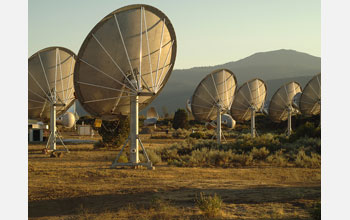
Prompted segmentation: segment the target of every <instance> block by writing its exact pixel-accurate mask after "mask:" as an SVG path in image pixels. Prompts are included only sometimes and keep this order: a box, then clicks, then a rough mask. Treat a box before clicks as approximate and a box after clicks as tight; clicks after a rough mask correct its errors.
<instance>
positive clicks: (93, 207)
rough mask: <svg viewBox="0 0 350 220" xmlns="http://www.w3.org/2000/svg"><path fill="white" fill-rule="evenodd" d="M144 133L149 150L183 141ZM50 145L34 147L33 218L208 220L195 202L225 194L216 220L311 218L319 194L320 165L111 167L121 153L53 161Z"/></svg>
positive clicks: (74, 153) (80, 149)
mask: <svg viewBox="0 0 350 220" xmlns="http://www.w3.org/2000/svg"><path fill="white" fill-rule="evenodd" d="M66 135H67V134H66ZM68 138H72V136H70V137H68ZM141 138H142V140H144V144H145V147H146V148H156V147H159V146H168V145H169V144H170V143H171V144H172V143H175V142H176V141H181V140H171V139H165V140H154V139H149V135H141ZM85 139H88V138H87V137H85ZM94 139H95V140H98V139H99V137H98V136H95V137H94ZM44 147H45V145H43V144H29V147H28V176H29V186H28V196H29V201H28V206H29V207H28V208H29V219H203V218H205V216H203V215H202V214H203V213H202V212H201V211H200V210H199V208H198V207H197V206H196V204H195V199H196V197H197V196H198V195H199V193H201V192H204V193H205V194H207V195H213V194H214V193H216V194H217V195H219V196H220V197H221V198H222V200H223V207H222V210H221V214H220V215H219V216H217V217H216V219H312V214H311V213H312V211H313V205H314V204H315V203H316V202H319V201H320V198H321V170H320V169H309V168H291V167H289V168H283V167H271V166H259V167H245V168H226V169H224V168H179V167H172V166H168V165H167V164H165V163H163V164H160V165H157V166H156V169H155V170H146V169H138V170H135V169H129V168H125V169H111V168H110V165H111V164H112V162H113V160H114V158H115V157H116V155H117V153H118V151H116V150H94V149H93V145H92V144H74V145H68V146H67V147H68V148H69V150H70V153H65V154H64V155H63V157H61V158H50V157H49V155H45V154H43V153H42V152H41V151H42V149H43V148H44ZM58 148H62V146H60V145H58ZM159 201H160V202H159Z"/></svg>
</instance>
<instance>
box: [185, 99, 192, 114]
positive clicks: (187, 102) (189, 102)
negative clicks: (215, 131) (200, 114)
mask: <svg viewBox="0 0 350 220" xmlns="http://www.w3.org/2000/svg"><path fill="white" fill-rule="evenodd" d="M191 103H192V101H191V98H189V99H187V101H186V109H187V111H188V113H190V114H192V109H191Z"/></svg>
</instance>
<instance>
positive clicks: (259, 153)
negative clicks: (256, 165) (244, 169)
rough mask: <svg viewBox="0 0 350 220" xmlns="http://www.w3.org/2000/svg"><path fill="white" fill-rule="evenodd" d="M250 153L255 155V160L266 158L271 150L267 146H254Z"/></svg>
mask: <svg viewBox="0 0 350 220" xmlns="http://www.w3.org/2000/svg"><path fill="white" fill-rule="evenodd" d="M250 153H251V155H252V156H253V159H255V160H265V159H266V158H267V156H268V155H269V154H270V151H269V150H267V149H266V147H262V148H259V149H257V148H255V147H254V148H253V149H252V151H251V152H250Z"/></svg>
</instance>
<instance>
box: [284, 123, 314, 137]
mask: <svg viewBox="0 0 350 220" xmlns="http://www.w3.org/2000/svg"><path fill="white" fill-rule="evenodd" d="M301 137H317V138H320V137H321V128H320V127H315V125H314V123H312V122H305V123H304V124H303V125H300V126H299V127H298V128H297V129H296V130H295V132H294V133H293V134H292V135H291V136H290V138H289V139H290V140H291V141H295V140H297V139H299V138H301Z"/></svg>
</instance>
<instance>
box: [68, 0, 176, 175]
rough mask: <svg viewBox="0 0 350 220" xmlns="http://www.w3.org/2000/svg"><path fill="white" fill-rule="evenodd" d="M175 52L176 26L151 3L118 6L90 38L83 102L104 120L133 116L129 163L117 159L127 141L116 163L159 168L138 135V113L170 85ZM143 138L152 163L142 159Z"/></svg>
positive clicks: (81, 73)
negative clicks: (140, 149) (167, 83)
mask: <svg viewBox="0 0 350 220" xmlns="http://www.w3.org/2000/svg"><path fill="white" fill-rule="evenodd" d="M175 57H176V36H175V31H174V28H173V26H172V24H171V23H170V20H169V19H168V18H167V16H166V15H165V14H164V13H163V12H161V11H160V10H158V9H156V8H154V7H152V6H149V5H143V4H138V5H129V6H125V7H123V8H120V9H117V10H116V11H113V12H112V13H110V14H109V15H107V16H106V17H104V18H103V19H102V20H101V21H100V22H99V23H98V24H96V26H95V27H94V28H93V29H92V30H91V32H90V33H89V34H88V36H87V37H86V39H85V40H84V42H83V44H82V46H81V48H80V50H79V54H78V59H77V63H76V65H75V70H74V85H75V89H76V95H77V98H78V99H79V101H80V103H81V104H82V106H83V107H84V109H85V110H86V111H88V112H89V113H90V114H91V115H93V116H95V117H100V118H101V119H103V120H115V119H117V118H118V116H119V115H130V135H129V138H128V140H127V142H128V141H130V158H129V162H128V163H118V162H117V161H118V159H119V157H120V155H121V153H122V151H123V149H124V147H125V145H126V144H127V142H126V143H125V144H124V146H123V148H122V150H121V151H120V153H119V154H118V156H117V158H116V159H115V161H114V163H113V164H112V167H115V166H134V167H135V166H138V165H140V166H142V165H144V166H147V167H149V168H152V167H153V166H152V162H151V161H150V160H149V158H148V155H147V153H146V151H145V149H144V147H143V145H142V142H141V140H140V138H139V135H138V127H139V126H138V121H139V118H138V114H139V110H142V109H144V108H145V107H146V106H147V105H148V104H149V103H151V102H152V100H154V99H155V98H156V96H157V95H158V94H159V93H160V91H161V90H162V88H163V87H164V85H165V83H166V82H167V80H168V78H169V76H170V74H171V71H172V69H173V67H174V62H175ZM139 143H140V144H141V147H142V149H143V152H144V153H145V156H146V159H147V163H141V162H140V160H139V148H138V144H139Z"/></svg>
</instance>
